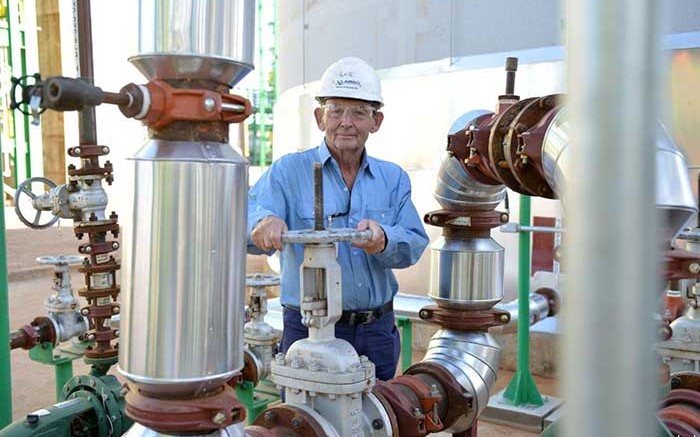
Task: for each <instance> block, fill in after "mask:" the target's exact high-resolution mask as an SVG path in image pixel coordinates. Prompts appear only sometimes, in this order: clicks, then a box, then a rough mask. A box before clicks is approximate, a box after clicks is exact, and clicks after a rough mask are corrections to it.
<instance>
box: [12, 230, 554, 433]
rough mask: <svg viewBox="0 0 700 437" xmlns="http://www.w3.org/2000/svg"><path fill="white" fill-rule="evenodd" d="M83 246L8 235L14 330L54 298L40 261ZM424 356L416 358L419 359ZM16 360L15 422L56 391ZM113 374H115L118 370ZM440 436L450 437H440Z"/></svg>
mask: <svg viewBox="0 0 700 437" xmlns="http://www.w3.org/2000/svg"><path fill="white" fill-rule="evenodd" d="M78 244H79V243H78V240H77V239H75V237H74V236H73V233H72V228H71V227H64V228H63V229H61V230H60V231H59V230H57V229H56V228H50V229H48V230H44V231H31V230H27V229H10V230H8V231H7V245H8V266H9V276H10V278H11V280H10V283H9V296H10V328H11V329H16V328H18V327H19V326H21V325H24V324H27V323H29V322H31V320H33V319H34V317H36V316H39V315H42V314H43V302H44V300H45V299H46V297H47V296H49V295H50V294H51V293H52V290H51V284H52V282H51V278H52V274H51V271H52V270H51V268H47V267H45V266H38V265H36V263H35V262H34V259H35V258H36V257H37V256H41V255H58V254H76V253H77V245H78ZM248 261H249V270H251V269H252V270H251V271H253V270H255V271H259V270H260V269H262V259H261V258H260V257H249V260H248ZM72 280H73V288H74V289H77V288H79V287H80V286H81V283H82V276H81V275H78V274H74V275H73V276H72ZM421 356H422V353H420V352H417V353H416V358H418V359H419V358H420V357H421ZM11 360H12V394H13V396H12V402H13V404H12V405H13V414H14V418H15V420H16V419H18V418H21V417H22V416H23V415H25V414H27V413H29V412H32V411H35V410H37V409H39V408H42V407H45V406H47V405H51V404H53V403H55V401H56V394H55V385H54V369H53V367H52V366H47V365H43V364H39V363H37V362H34V361H31V360H30V359H29V357H28V354H27V351H25V350H21V349H20V350H14V351H12V353H11ZM73 370H74V374H85V373H87V372H88V371H89V368H88V366H87V365H85V364H84V363H83V362H82V360H76V361H74V364H73ZM111 373H113V374H116V369H112V371H111ZM511 377H512V372H508V371H502V372H501V373H500V374H499V380H498V382H497V385H496V388H495V389H494V393H495V392H497V391H499V390H501V389H502V388H504V387H505V386H506V385H507V384H508V383H509V382H510V379H511ZM535 379H536V381H537V384H538V387H539V389H540V391H541V392H542V393H543V394H547V395H553V396H556V395H557V385H556V381H555V380H552V379H544V378H537V377H536V378H535ZM478 430H479V437H496V436H504V437H530V436H536V435H537V434H535V433H529V432H525V431H521V430H517V429H513V428H509V427H505V426H501V425H496V424H491V423H486V422H480V424H479V428H478ZM434 435H436V436H449V435H450V434H446V433H438V434H434Z"/></svg>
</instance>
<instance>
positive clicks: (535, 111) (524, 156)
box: [503, 94, 561, 199]
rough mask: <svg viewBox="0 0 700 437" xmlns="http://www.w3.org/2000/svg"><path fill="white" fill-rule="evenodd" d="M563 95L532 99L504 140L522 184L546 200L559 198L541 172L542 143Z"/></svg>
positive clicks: (511, 162) (509, 162) (514, 169)
mask: <svg viewBox="0 0 700 437" xmlns="http://www.w3.org/2000/svg"><path fill="white" fill-rule="evenodd" d="M560 96H561V95H559V94H552V95H549V96H544V97H540V98H538V99H535V100H533V101H531V102H530V103H529V104H528V105H527V106H525V108H523V109H522V111H520V113H519V114H518V115H517V116H516V117H515V119H514V120H513V121H512V123H511V128H510V129H509V130H508V134H507V135H506V137H505V141H504V142H503V153H504V155H505V158H506V161H507V162H508V165H509V166H510V169H511V171H512V174H513V176H514V177H515V179H516V180H517V181H518V183H520V186H522V187H524V188H525V189H526V190H527V191H528V192H529V194H532V195H534V196H540V197H545V198H547V199H556V197H557V196H556V195H555V194H554V192H553V191H552V188H551V187H550V186H549V184H548V183H547V181H546V180H545V178H544V175H543V174H542V173H541V172H540V169H541V168H542V143H543V141H544V137H545V134H546V133H547V130H548V128H549V125H550V124H551V122H552V119H553V118H554V117H555V116H556V114H557V112H558V111H553V109H554V107H555V106H556V104H557V99H558V98H559V97H560ZM533 126H534V128H533ZM531 129H532V130H531Z"/></svg>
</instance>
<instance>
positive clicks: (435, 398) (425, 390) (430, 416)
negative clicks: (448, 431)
mask: <svg viewBox="0 0 700 437" xmlns="http://www.w3.org/2000/svg"><path fill="white" fill-rule="evenodd" d="M389 383H390V384H400V385H403V386H406V387H408V388H409V389H410V390H411V391H412V392H413V393H414V394H415V395H416V397H417V398H418V402H420V407H419V408H420V409H421V411H422V412H423V415H424V417H425V430H426V431H427V432H428V433H433V432H437V431H440V430H442V429H444V428H445V426H444V425H443V424H442V421H441V420H440V415H439V414H438V413H437V404H438V403H439V402H440V400H441V399H442V395H440V394H439V393H436V394H433V393H431V391H430V387H429V386H428V384H427V383H426V382H425V381H423V380H422V379H420V378H417V377H415V376H413V375H401V376H397V377H396V378H393V379H391V380H390V381H389Z"/></svg>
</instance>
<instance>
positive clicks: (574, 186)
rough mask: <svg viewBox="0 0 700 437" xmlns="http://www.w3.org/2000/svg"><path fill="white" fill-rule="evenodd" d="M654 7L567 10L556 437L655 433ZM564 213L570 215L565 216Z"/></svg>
mask: <svg viewBox="0 0 700 437" xmlns="http://www.w3.org/2000/svg"><path fill="white" fill-rule="evenodd" d="M660 7H661V2H656V1H654V0H588V1H576V0H573V1H569V2H568V17H569V18H570V21H569V33H568V37H567V38H568V55H569V63H568V65H567V72H568V84H569V86H568V88H569V90H570V108H571V115H572V121H571V126H572V128H573V132H572V143H571V144H572V146H573V147H572V152H571V153H572V157H571V160H570V161H569V162H570V165H571V168H570V174H571V178H570V179H569V180H570V181H571V183H570V187H568V193H567V199H570V202H569V203H570V205H571V206H570V209H569V210H567V218H568V219H569V225H567V228H568V229H569V233H568V235H567V240H568V244H567V246H566V259H567V261H566V266H567V268H569V272H570V273H569V274H570V279H569V281H567V284H568V290H567V291H566V296H567V299H568V301H567V305H566V308H565V310H564V317H563V323H564V325H565V331H566V336H564V348H563V367H562V368H563V370H564V371H563V374H564V375H563V376H564V381H563V389H564V392H565V393H566V394H568V396H567V401H566V404H565V406H564V408H565V409H566V411H565V412H564V415H565V417H566V420H565V421H564V423H563V426H564V433H563V435H565V436H584V435H590V436H593V435H596V436H597V435H607V436H640V435H652V434H653V433H655V431H653V430H656V429H657V424H656V422H655V419H654V418H655V414H654V413H655V404H656V399H655V397H656V392H657V381H656V379H655V377H654V364H653V354H654V352H653V343H654V327H653V322H652V318H651V316H650V315H651V314H652V312H653V306H654V305H653V302H654V301H655V299H656V298H657V296H658V294H659V291H660V282H659V278H658V275H657V254H658V250H659V247H658V244H657V241H656V229H657V225H656V222H657V216H656V211H655V205H654V192H655V188H654V181H655V161H654V158H655V157H654V141H655V119H656V116H657V113H656V111H657V108H658V95H657V93H658V89H659V88H658V72H659V68H658V65H657V63H658V60H659V58H660V48H659V46H660V41H659V33H658V31H659V29H658V25H657V24H658V23H657V22H656V20H657V17H658V16H659V12H660V10H659V9H660ZM567 207H568V205H567Z"/></svg>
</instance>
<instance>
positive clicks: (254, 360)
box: [242, 349, 263, 385]
mask: <svg viewBox="0 0 700 437" xmlns="http://www.w3.org/2000/svg"><path fill="white" fill-rule="evenodd" d="M262 369H263V365H262V362H261V361H260V360H259V359H258V357H257V356H256V355H255V354H254V353H253V352H252V351H251V350H249V349H244V350H243V370H242V377H243V380H244V381H248V382H251V383H253V385H258V382H260V371H261V370H262Z"/></svg>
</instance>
